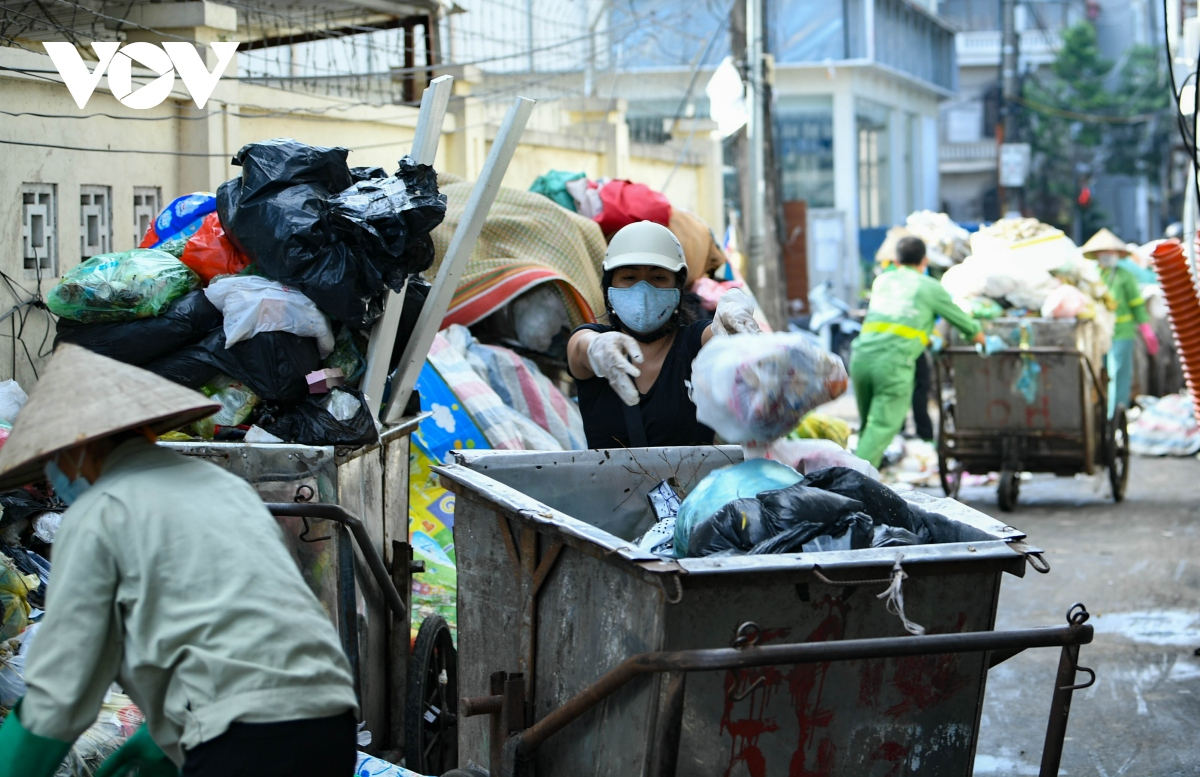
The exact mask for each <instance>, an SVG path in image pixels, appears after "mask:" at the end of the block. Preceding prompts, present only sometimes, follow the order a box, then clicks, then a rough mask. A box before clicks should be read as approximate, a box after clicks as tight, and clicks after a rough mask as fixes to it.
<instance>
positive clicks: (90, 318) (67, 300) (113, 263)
mask: <svg viewBox="0 0 1200 777" xmlns="http://www.w3.org/2000/svg"><path fill="white" fill-rule="evenodd" d="M199 285H200V278H199V277H197V275H196V273H194V272H192V271H191V270H189V269H188V268H187V266H185V265H184V264H183V262H181V261H179V260H178V259H176V258H175V257H173V256H171V255H170V254H168V253H166V252H164V251H157V250H154V249H152V248H135V249H133V250H132V251H126V252H124V253H119V254H99V255H97V256H93V257H92V258H91V259H88V260H87V261H85V262H83V263H82V264H80V265H78V266H76V267H73V268H72V269H70V270H68V271H67V272H66V274H64V275H63V277H62V280H60V281H59V282H58V283H57V284H56V285H55V286H54V288H52V289H51V290H50V292H49V293H48V294H47V295H46V307H47V308H49V310H50V312H51V313H53V314H54V315H56V316H62V317H64V318H70V319H73V320H75V321H82V322H84V323H102V322H111V321H132V320H134V319H136V318H146V317H147V316H157V315H158V314H159V313H161V312H163V310H164V309H166V307H167V305H170V304H171V302H173V301H174V300H176V299H178V298H179V297H182V296H183V295H184V294H187V293H188V292H189V291H192V290H193V289H196V288H198V287H199Z"/></svg>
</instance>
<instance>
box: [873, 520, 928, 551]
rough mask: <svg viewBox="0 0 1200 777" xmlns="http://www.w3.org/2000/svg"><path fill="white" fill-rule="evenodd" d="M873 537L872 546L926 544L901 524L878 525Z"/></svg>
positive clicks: (890, 546) (889, 546)
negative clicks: (900, 525)
mask: <svg viewBox="0 0 1200 777" xmlns="http://www.w3.org/2000/svg"><path fill="white" fill-rule="evenodd" d="M874 534H875V536H874V537H873V538H872V539H871V547H872V548H899V547H904V546H906V545H924V544H926V543H924V542H922V541H921V538H920V537H918V536H917V535H915V534H913V533H912V532H910V531H909V530H908V529H901V528H900V527H899V526H882V525H881V526H876V527H875V532H874Z"/></svg>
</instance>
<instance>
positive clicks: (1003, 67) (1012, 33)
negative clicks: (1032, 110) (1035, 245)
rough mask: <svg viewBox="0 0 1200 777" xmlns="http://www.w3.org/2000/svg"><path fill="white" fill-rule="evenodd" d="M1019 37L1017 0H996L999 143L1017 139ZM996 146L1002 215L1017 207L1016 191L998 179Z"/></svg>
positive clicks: (1017, 193) (1018, 193)
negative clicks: (998, 64) (997, 17)
mask: <svg viewBox="0 0 1200 777" xmlns="http://www.w3.org/2000/svg"><path fill="white" fill-rule="evenodd" d="M1019 54H1020V51H1019V37H1018V35H1017V0H1000V109H1001V111H1002V119H1003V123H1002V125H1001V133H1000V135H1001V136H1000V137H999V138H997V141H999V142H1000V143H1001V144H1004V143H1014V142H1016V140H1017V109H1016V99H1017V97H1018V96H1019V93H1020V82H1019V80H1018V72H1017V67H1018V62H1019V61H1020V56H1019ZM1000 150H1001V149H999V148H998V149H997V162H996V165H997V190H998V191H997V193H998V194H999V195H1000V196H999V198H998V199H999V200H1000V203H999V204H1000V215H1001V216H1004V215H1006V214H1008V213H1010V212H1013V211H1020V209H1021V206H1020V199H1019V195H1020V192H1018V191H1016V190H1015V189H1012V188H1010V189H1007V190H1006V189H1005V188H1004V186H1003V185H1002V184H1001V183H1000V182H999V166H1000V162H999V152H1000Z"/></svg>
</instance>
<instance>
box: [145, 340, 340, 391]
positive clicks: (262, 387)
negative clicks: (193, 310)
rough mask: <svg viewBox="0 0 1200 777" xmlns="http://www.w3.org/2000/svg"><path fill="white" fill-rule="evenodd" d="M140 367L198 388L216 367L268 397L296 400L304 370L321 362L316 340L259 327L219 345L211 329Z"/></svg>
mask: <svg viewBox="0 0 1200 777" xmlns="http://www.w3.org/2000/svg"><path fill="white" fill-rule="evenodd" d="M143 367H144V369H147V370H149V371H150V372H153V373H155V374H156V375H161V376H162V377H164V378H167V379H168V380H173V381H175V382H176V383H180V384H182V385H184V386H187V387H188V388H195V389H198V388H200V387H201V386H203V385H204V384H205V383H208V382H209V381H210V380H212V379H213V378H214V377H216V376H217V374H218V373H224V374H226V375H228V376H229V377H231V378H234V379H236V380H238V381H241V382H242V383H244V384H246V387H247V388H249V389H250V390H251V391H253V392H254V393H255V394H257V395H258V396H259V397H261V398H262V399H265V400H269V401H276V402H278V401H288V400H290V401H299V400H301V399H304V398H305V397H306V396H308V382H307V381H306V380H305V379H304V376H305V375H307V374H308V373H310V372H313V371H315V370H319V369H320V368H321V357H320V355H319V354H318V352H317V341H316V340H315V339H313V338H311V337H300V336H299V335H294V334H292V333H291V332H259V333H258V334H256V335H254V336H253V337H251V338H249V339H247V340H242V341H241V342H239V343H235V344H234V345H233V347H232V348H226V347H225V333H224V332H223V331H222V330H220V329H217V330H215V331H213V332H211V333H210V334H209V335H208V336H207V337H206V338H204V340H202V341H201V342H199V343H196V344H195V345H190V346H188V347H186V348H182V349H180V350H179V351H176V352H175V353H173V354H171V355H170V356H166V357H163V358H161V359H156V360H155V361H153V362H150V363H149V364H145V365H143Z"/></svg>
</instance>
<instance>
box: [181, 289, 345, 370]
mask: <svg viewBox="0 0 1200 777" xmlns="http://www.w3.org/2000/svg"><path fill="white" fill-rule="evenodd" d="M204 295H205V296H206V297H208V300H209V302H211V303H212V304H214V305H216V307H217V309H218V310H220V311H221V315H222V317H223V318H224V329H225V347H226V348H232V347H233V346H234V345H236V344H237V343H240V342H241V341H243V340H248V339H250V338H251V337H253V336H254V335H256V334H258V333H259V332H291V333H292V334H294V335H299V336H301V337H312V338H315V339H316V341H317V353H319V354H320V356H321V358H322V359H324V358H325V357H326V356H328V355H329V354H331V353H333V347H334V337H333V330H332V329H330V327H329V320H328V319H327V318H325V314H324V313H322V312H321V311H320V310H318V309H317V306H316V305H315V304H314V303H313V301H312V300H310V299H309V298H308V297H306V296H304V295H303V294H301V293H300V292H298V291H296V290H295V289H290V288H287V287H285V286H284V285H283V284H282V283H280V282H279V281H273V280H270V279H269V278H260V277H258V276H256V275H239V276H225V277H222V278H217V279H216V280H214V281H213V282H212V283H211V284H209V286H208V288H207V289H205V290H204Z"/></svg>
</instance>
